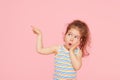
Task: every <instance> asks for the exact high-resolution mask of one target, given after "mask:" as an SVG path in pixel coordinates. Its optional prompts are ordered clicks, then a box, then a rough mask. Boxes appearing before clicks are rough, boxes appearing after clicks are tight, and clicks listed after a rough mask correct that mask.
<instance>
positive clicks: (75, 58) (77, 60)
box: [70, 41, 82, 71]
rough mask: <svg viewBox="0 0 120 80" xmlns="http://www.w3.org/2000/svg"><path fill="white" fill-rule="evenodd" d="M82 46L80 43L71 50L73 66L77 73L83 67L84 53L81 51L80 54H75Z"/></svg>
mask: <svg viewBox="0 0 120 80" xmlns="http://www.w3.org/2000/svg"><path fill="white" fill-rule="evenodd" d="M79 44H80V42H79V41H78V42H77V43H76V44H75V45H74V46H73V47H72V48H71V49H70V58H71V62H72V65H73V68H74V69H75V70H76V71H77V70H79V69H80V67H81V66H82V51H81V50H80V49H79V52H78V54H75V53H74V50H75V48H76V47H77V46H78V45H79Z"/></svg>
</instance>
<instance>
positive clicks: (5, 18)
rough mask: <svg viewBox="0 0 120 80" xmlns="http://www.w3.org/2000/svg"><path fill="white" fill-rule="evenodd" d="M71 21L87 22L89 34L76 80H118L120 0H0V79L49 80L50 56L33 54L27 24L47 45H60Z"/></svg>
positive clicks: (31, 40)
mask: <svg viewBox="0 0 120 80" xmlns="http://www.w3.org/2000/svg"><path fill="white" fill-rule="evenodd" d="M74 19H80V20H83V21H85V22H86V23H87V24H88V25H89V28H90V30H91V36H92V43H91V48H90V52H91V54H90V56H89V57H86V58H83V66H82V68H81V70H79V71H78V77H77V78H78V80H120V58H119V57H120V36H119V35H120V1H119V0H0V28H1V29H0V80H52V77H53V69H54V64H53V63H54V55H47V56H46V55H40V54H37V52H36V48H35V47H36V36H35V35H34V34H33V33H32V30H31V27H30V25H35V26H37V27H39V28H40V29H41V31H42V32H43V43H44V45H45V47H48V46H51V45H56V44H62V43H63V39H62V38H63V32H64V31H65V27H66V26H67V24H68V23H69V22H71V21H72V20H74Z"/></svg>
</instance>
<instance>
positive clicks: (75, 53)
mask: <svg viewBox="0 0 120 80" xmlns="http://www.w3.org/2000/svg"><path fill="white" fill-rule="evenodd" d="M32 30H33V32H34V33H35V34H36V35H37V52H38V53H40V54H46V55H47V54H55V71H54V80H76V76H77V71H78V70H79V69H80V68H81V66H82V57H83V56H86V55H88V54H89V53H88V52H87V50H86V47H87V45H88V43H89V28H88V26H87V25H86V23H84V22H82V21H80V20H74V21H73V22H71V23H70V24H69V25H68V27H67V30H66V32H65V35H64V44H63V45H59V46H53V47H49V48H44V47H43V44H42V33H41V31H40V30H39V29H38V28H36V27H33V26H32Z"/></svg>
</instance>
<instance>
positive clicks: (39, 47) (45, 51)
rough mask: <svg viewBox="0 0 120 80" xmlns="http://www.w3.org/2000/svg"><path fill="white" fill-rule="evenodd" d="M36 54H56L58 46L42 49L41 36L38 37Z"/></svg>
mask: <svg viewBox="0 0 120 80" xmlns="http://www.w3.org/2000/svg"><path fill="white" fill-rule="evenodd" d="M36 48H37V52H38V53H41V54H45V55H46V54H52V53H54V54H57V49H58V46H53V47H49V48H43V44H42V35H38V36H37V46H36Z"/></svg>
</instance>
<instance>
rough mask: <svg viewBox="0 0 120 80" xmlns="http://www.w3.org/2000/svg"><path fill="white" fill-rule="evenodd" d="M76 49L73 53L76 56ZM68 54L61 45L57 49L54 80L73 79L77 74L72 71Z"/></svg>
mask: <svg viewBox="0 0 120 80" xmlns="http://www.w3.org/2000/svg"><path fill="white" fill-rule="evenodd" d="M78 50H79V49H78V48H77V49H76V50H75V51H74V52H75V54H78ZM69 54H70V52H69V51H68V50H67V49H66V48H65V47H64V46H63V45H62V46H60V47H59V50H58V54H56V55H55V71H54V80H61V79H75V78H76V74H77V72H76V71H75V70H74V68H73V66H72V63H71V59H70V55H69Z"/></svg>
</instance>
